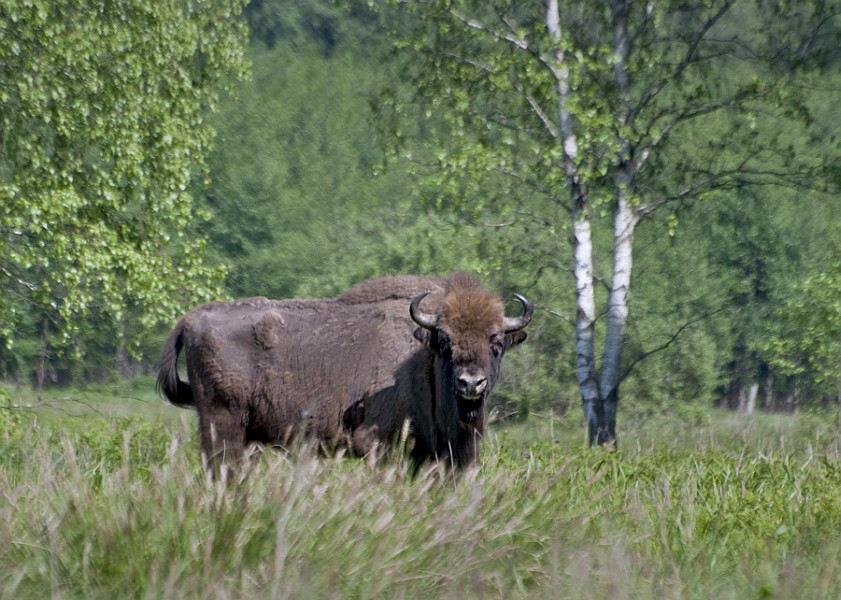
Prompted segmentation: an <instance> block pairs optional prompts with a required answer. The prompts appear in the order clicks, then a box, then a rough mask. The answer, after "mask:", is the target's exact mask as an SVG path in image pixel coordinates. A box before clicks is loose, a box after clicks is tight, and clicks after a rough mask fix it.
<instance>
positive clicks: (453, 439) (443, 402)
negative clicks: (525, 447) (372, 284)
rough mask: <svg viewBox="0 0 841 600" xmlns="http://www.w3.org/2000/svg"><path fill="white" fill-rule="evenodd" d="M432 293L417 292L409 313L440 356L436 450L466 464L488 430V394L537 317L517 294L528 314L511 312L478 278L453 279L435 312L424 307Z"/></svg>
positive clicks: (436, 366) (417, 334) (437, 363)
mask: <svg viewBox="0 0 841 600" xmlns="http://www.w3.org/2000/svg"><path fill="white" fill-rule="evenodd" d="M430 293H431V292H424V293H423V294H420V295H418V296H416V297H415V298H414V299H413V300H412V302H411V304H410V306H409V314H410V315H411V317H412V320H413V321H414V322H415V323H417V324H418V325H420V327H419V328H418V329H416V330H415V333H414V335H415V337H416V338H417V339H418V340H420V341H421V342H423V343H424V345H425V346H426V347H427V349H428V350H429V352H430V353H431V355H432V357H433V361H434V378H435V381H434V382H433V385H434V387H435V390H436V393H435V394H434V399H435V400H434V405H433V407H432V416H433V421H434V426H435V428H436V435H435V438H436V446H438V447H437V448H436V454H437V455H438V456H439V457H440V456H442V455H449V454H455V456H454V457H453V458H455V459H456V460H457V461H458V462H459V463H460V464H463V463H465V462H470V461H472V460H473V459H474V458H475V457H476V450H477V446H476V442H477V439H478V438H479V437H481V435H482V433H483V431H484V408H485V399H486V398H487V397H488V396H489V394H490V392H491V390H492V389H493V387H494V384H495V383H496V380H497V377H498V376H499V368H500V365H501V363H502V356H503V354H505V351H506V350H508V349H509V348H511V347H513V346H516V345H518V344H520V343H521V342H522V341H523V340H525V339H526V333H525V332H524V331H522V329H523V328H524V327H525V326H526V325H527V324H528V323H529V321H530V320H531V316H532V305H531V303H529V301H528V300H526V299H525V298H523V297H522V296H520V295H519V294H515V295H514V297H515V298H516V299H517V300H518V301H519V302H520V303H521V304H522V306H523V313H522V314H521V315H520V316H519V317H507V316H505V313H504V310H503V303H502V301H501V300H500V299H499V298H498V297H496V296H495V295H493V294H491V293H490V292H488V291H487V290H485V289H484V288H483V287H481V285H479V284H478V281H476V280H475V279H472V278H465V279H460V280H455V281H453V280H450V281H449V282H448V285H447V286H446V288H445V290H444V292H443V294H442V295H441V296H440V297H439V298H437V300H438V302H437V307H436V309H435V312H425V311H423V310H422V309H421V307H420V305H421V302H422V301H423V300H424V299H425V298H426V297H427V296H428V295H429V294H430ZM432 299H433V298H430V300H432Z"/></svg>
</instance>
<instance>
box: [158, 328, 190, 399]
mask: <svg viewBox="0 0 841 600" xmlns="http://www.w3.org/2000/svg"><path fill="white" fill-rule="evenodd" d="M183 346H184V326H183V325H181V324H180V323H179V325H178V326H177V327H176V328H175V329H173V330H172V333H170V334H169V337H168V338H167V339H166V342H164V347H163V350H162V351H161V363H160V367H159V369H158V383H157V386H156V387H157V389H158V393H159V394H161V395H162V396H163V397H164V398H166V399H167V400H169V401H170V402H171V403H172V404H174V405H175V406H180V407H182V408H187V407H190V406H194V405H195V403H194V401H193V388H191V387H190V384H189V383H185V382H184V381H181V379H180V378H179V377H178V354H179V353H180V352H181V348H182V347H183Z"/></svg>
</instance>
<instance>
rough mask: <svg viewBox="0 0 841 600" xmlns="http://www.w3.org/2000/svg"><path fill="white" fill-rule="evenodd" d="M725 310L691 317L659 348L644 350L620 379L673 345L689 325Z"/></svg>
mask: <svg viewBox="0 0 841 600" xmlns="http://www.w3.org/2000/svg"><path fill="white" fill-rule="evenodd" d="M725 310H727V309H726V308H719V309H717V310H713V311H710V312H708V313H704V314H703V315H701V316H699V317H696V318H694V319H691V320H690V321H687V322H686V323H684V324H683V325H681V326H680V327H679V328H678V330H677V331H675V332H674V334H672V336H671V337H670V338H669V339H668V340H666V342H664V343H663V344H661V345H660V346H658V347H657V348H654V349H653V350H649V351H647V352H643V353H642V354H641V355H639V356H638V357H637V358H636V359H635V360H634V361H633V362H632V363H631V364H630V365H628V367H627V368H626V369H625V370H624V371H623V372H622V376H621V377H620V379H619V381H620V383H621V382H622V381H625V379H626V378H627V377H628V375H630V374H631V371H633V370H634V368H635V367H636V366H637V365H638V364H639V363H641V362H642V361H644V360H645V359H647V358H649V357H650V356H652V355H653V354H657V353H658V352H662V351H663V350H665V349H666V348H668V347H669V346H671V345H672V344H673V343H674V342H675V341H676V340H677V339H678V337H680V334H681V333H683V332H684V331H686V330H687V329H688V328H689V327H691V326H692V325H694V324H695V323H699V322H701V321H703V320H704V319H707V318H709V317H712V316H713V315H717V314H718V313H721V312H724V311H725Z"/></svg>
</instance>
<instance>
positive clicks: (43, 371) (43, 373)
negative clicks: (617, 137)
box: [36, 317, 50, 396]
mask: <svg viewBox="0 0 841 600" xmlns="http://www.w3.org/2000/svg"><path fill="white" fill-rule="evenodd" d="M49 360H50V318H49V317H44V321H43V322H42V324H41V349H40V357H39V361H38V374H37V376H36V383H37V385H38V395H39V396H40V395H41V393H42V392H43V391H44V381H45V380H46V378H47V365H48V363H49Z"/></svg>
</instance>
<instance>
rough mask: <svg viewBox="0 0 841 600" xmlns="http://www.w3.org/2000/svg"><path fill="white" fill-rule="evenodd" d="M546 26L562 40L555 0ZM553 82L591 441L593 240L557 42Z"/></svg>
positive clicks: (580, 376) (595, 405)
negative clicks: (561, 149) (568, 214)
mask: <svg viewBox="0 0 841 600" xmlns="http://www.w3.org/2000/svg"><path fill="white" fill-rule="evenodd" d="M546 28H547V30H548V31H549V33H550V35H552V36H553V37H554V38H555V39H556V40H558V42H560V41H561V28H560V14H559V12H558V0H548V3H547V10H546ZM554 59H555V68H554V73H555V77H556V86H557V92H558V130H559V133H560V138H561V143H562V145H563V149H564V152H563V168H564V173H565V176H566V182H567V188H568V192H569V196H570V201H571V206H572V215H571V216H572V224H573V261H574V266H573V273H574V276H575V298H576V306H577V311H576V319H575V336H576V356H577V358H576V377H577V380H578V388H579V390H580V392H581V399H582V402H583V408H584V417H585V418H586V419H587V424H588V428H589V431H590V443H591V444H592V443H593V439H594V438H593V436H594V433H595V431H597V429H598V423H599V420H600V418H599V414H598V413H599V412H600V409H601V400H600V397H599V387H598V378H597V374H596V358H595V357H596V346H595V322H596V300H595V290H594V288H593V242H592V234H591V229H590V216H589V213H588V210H587V208H588V207H587V196H586V193H585V191H584V189H583V186H582V185H581V178H580V174H579V172H578V143H577V141H576V137H575V127H574V125H575V123H574V117H573V115H572V113H571V112H570V111H569V108H568V104H569V94H570V85H569V68H568V67H567V66H566V65H565V64H564V52H563V49H562V48H561V46H560V44H559V46H558V49H557V50H556V51H555V54H554Z"/></svg>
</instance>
